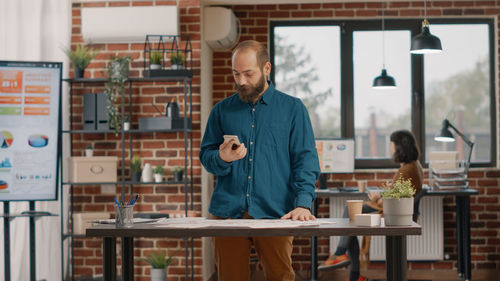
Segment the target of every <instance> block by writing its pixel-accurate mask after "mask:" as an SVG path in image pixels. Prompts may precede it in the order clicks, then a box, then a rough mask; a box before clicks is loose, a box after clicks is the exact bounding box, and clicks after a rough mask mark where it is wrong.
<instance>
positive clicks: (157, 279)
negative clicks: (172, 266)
mask: <svg viewBox="0 0 500 281" xmlns="http://www.w3.org/2000/svg"><path fill="white" fill-rule="evenodd" d="M165 280H167V271H166V270H165V269H163V268H151V281H165Z"/></svg>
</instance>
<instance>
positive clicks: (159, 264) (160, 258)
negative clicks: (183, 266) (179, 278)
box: [142, 251, 173, 281]
mask: <svg viewBox="0 0 500 281" xmlns="http://www.w3.org/2000/svg"><path fill="white" fill-rule="evenodd" d="M142 260H143V261H145V262H147V263H148V264H150V265H151V267H152V268H151V281H165V280H166V279H167V268H168V266H169V265H170V264H171V263H172V262H173V257H172V256H170V257H167V253H165V252H161V251H155V252H152V253H151V254H149V255H148V256H147V257H146V258H145V259H142Z"/></svg>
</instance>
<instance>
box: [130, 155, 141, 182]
mask: <svg viewBox="0 0 500 281" xmlns="http://www.w3.org/2000/svg"><path fill="white" fill-rule="evenodd" d="M141 164H142V159H141V157H140V156H139V155H136V156H134V157H132V160H130V180H131V181H133V182H138V181H140V179H141Z"/></svg>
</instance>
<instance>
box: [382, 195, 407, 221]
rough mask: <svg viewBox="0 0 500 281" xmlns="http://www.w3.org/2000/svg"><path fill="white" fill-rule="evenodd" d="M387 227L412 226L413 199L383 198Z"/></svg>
mask: <svg viewBox="0 0 500 281" xmlns="http://www.w3.org/2000/svg"><path fill="white" fill-rule="evenodd" d="M382 201H383V204H384V220H385V225H411V222H412V219H413V197H412V198H400V199H395V198H383V199H382Z"/></svg>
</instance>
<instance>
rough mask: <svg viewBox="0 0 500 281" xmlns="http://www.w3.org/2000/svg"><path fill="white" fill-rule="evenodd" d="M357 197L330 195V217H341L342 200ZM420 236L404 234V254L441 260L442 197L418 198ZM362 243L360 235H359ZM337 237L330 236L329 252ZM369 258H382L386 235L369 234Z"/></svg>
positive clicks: (410, 256)
mask: <svg viewBox="0 0 500 281" xmlns="http://www.w3.org/2000/svg"><path fill="white" fill-rule="evenodd" d="M349 199H359V197H349V196H345V197H343V196H342V197H330V217H332V218H341V217H342V212H343V211H344V206H345V200H349ZM418 223H419V224H420V225H422V235H412V236H407V257H408V260H409V261H429V260H443V254H444V244H443V197H438V196H432V197H423V198H422V199H421V200H420V217H419V218H418ZM358 239H359V241H360V245H361V236H360V237H358ZM338 241H339V237H337V236H332V237H330V251H331V252H332V253H334V252H335V249H336V247H337V243H338ZM370 260H372V261H380V260H385V237H384V236H372V239H371V243H370Z"/></svg>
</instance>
